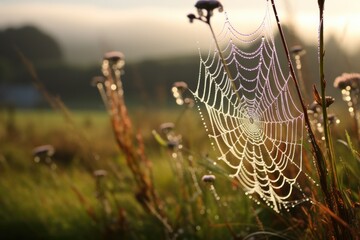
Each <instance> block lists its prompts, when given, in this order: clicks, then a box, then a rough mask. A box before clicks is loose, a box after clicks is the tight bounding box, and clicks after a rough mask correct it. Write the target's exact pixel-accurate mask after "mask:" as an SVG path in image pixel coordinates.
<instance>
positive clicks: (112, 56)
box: [102, 51, 125, 77]
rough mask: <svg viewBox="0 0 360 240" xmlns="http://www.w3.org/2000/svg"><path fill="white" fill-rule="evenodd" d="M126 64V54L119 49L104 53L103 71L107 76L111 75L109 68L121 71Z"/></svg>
mask: <svg viewBox="0 0 360 240" xmlns="http://www.w3.org/2000/svg"><path fill="white" fill-rule="evenodd" d="M124 66H125V56H124V54H123V53H122V52H119V51H110V52H107V53H105V54H104V57H103V63H102V72H103V74H104V76H105V77H108V76H109V75H110V72H109V70H110V69H111V70H113V71H115V72H118V73H120V71H121V70H122V69H123V68H124Z"/></svg>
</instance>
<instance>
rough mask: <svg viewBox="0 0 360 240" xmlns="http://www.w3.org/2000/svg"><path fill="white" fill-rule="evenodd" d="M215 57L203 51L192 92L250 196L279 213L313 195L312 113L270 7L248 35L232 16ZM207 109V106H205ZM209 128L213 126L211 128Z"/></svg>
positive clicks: (219, 147) (226, 160)
mask: <svg viewBox="0 0 360 240" xmlns="http://www.w3.org/2000/svg"><path fill="white" fill-rule="evenodd" d="M217 40H218V42H219V45H220V51H221V55H222V56H223V57H224V60H225V62H226V64H227V68H228V70H229V71H230V73H231V76H233V78H232V79H231V78H229V76H228V74H227V70H226V69H225V67H224V66H223V64H222V60H221V59H220V54H219V53H218V50H217V49H216V46H215V43H214V44H213V46H212V47H211V49H210V51H209V53H208V55H207V56H206V57H205V58H203V57H202V56H201V54H200V71H199V79H198V83H197V87H196V89H195V90H194V91H192V93H193V95H194V96H195V99H196V100H197V101H196V102H197V103H199V105H201V106H202V107H204V108H205V109H206V111H205V112H206V114H203V113H202V112H201V117H202V119H203V122H204V125H205V128H206V131H207V132H208V135H209V138H210V139H211V141H212V144H213V146H214V147H215V149H216V150H217V151H218V153H219V157H218V159H219V161H223V162H224V163H225V164H226V165H227V166H228V167H229V169H230V170H229V171H230V174H229V175H230V177H233V178H236V179H237V180H238V181H239V182H240V184H241V186H242V187H243V189H244V190H245V194H246V195H248V196H249V197H250V198H252V199H254V200H255V201H256V202H257V203H260V201H264V202H265V203H266V204H267V205H268V206H270V207H271V208H273V209H274V210H275V211H276V212H280V211H281V210H283V209H289V207H292V206H294V205H296V204H298V203H300V202H302V201H305V200H307V198H306V197H305V195H304V193H303V192H302V190H301V188H300V186H299V184H298V183H297V179H298V177H299V175H300V173H301V172H302V167H303V166H302V144H303V133H304V129H303V126H304V115H303V113H302V111H301V110H300V109H299V108H298V107H297V104H296V101H295V100H294V99H293V96H292V94H291V91H290V89H289V81H290V80H291V75H290V74H289V72H288V71H283V70H282V68H281V65H280V61H279V57H278V54H277V50H276V46H275V40H274V36H273V32H272V22H271V18H270V16H269V6H268V7H267V11H266V14H265V16H264V18H263V20H262V22H261V23H260V25H259V27H258V28H256V29H255V30H254V31H253V32H250V33H241V32H240V31H238V30H236V29H235V27H234V26H233V25H232V24H231V23H230V20H229V18H228V17H227V16H226V20H225V23H224V26H223V28H222V31H221V32H220V34H219V35H218V36H217ZM199 109H201V107H199ZM207 126H209V127H207Z"/></svg>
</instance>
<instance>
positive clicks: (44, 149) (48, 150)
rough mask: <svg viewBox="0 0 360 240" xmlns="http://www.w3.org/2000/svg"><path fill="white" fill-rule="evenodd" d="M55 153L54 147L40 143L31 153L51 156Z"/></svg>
mask: <svg viewBox="0 0 360 240" xmlns="http://www.w3.org/2000/svg"><path fill="white" fill-rule="evenodd" d="M54 153H55V149H54V147H53V146H52V145H42V146H38V147H36V148H34V149H33V155H34V156H35V157H36V156H37V157H44V156H47V157H51V156H53V155H54Z"/></svg>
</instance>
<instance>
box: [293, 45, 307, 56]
mask: <svg viewBox="0 0 360 240" xmlns="http://www.w3.org/2000/svg"><path fill="white" fill-rule="evenodd" d="M290 52H291V53H292V54H293V55H295V56H299V57H301V56H303V55H305V53H306V51H305V49H304V48H303V47H302V46H301V45H295V46H293V47H292V48H291V49H290Z"/></svg>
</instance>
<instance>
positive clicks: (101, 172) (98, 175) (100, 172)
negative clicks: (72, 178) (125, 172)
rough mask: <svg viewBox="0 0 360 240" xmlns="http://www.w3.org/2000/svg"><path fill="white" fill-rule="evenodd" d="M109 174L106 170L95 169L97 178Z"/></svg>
mask: <svg viewBox="0 0 360 240" xmlns="http://www.w3.org/2000/svg"><path fill="white" fill-rule="evenodd" d="M106 175H107V172H106V171H105V170H102V169H99V170H95V171H94V177H95V178H103V177H105V176H106Z"/></svg>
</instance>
